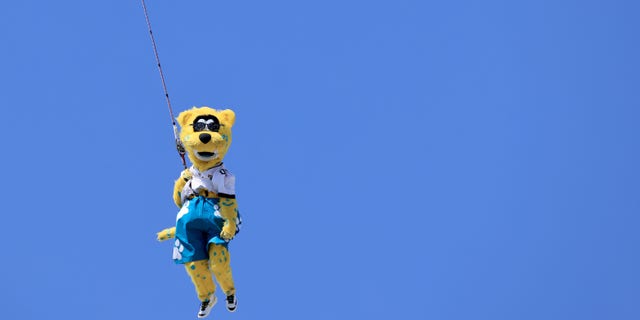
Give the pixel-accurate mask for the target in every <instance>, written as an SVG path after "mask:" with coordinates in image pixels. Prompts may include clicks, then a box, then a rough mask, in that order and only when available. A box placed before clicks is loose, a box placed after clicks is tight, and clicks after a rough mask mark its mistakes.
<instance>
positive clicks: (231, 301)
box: [227, 294, 238, 312]
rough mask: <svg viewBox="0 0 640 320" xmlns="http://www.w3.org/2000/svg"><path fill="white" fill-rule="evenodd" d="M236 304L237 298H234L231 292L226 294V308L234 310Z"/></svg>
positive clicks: (230, 310)
mask: <svg viewBox="0 0 640 320" xmlns="http://www.w3.org/2000/svg"><path fill="white" fill-rule="evenodd" d="M237 306H238V299H236V295H235V294H232V295H230V296H227V310H229V312H235V311H236V307H237Z"/></svg>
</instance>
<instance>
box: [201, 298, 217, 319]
mask: <svg viewBox="0 0 640 320" xmlns="http://www.w3.org/2000/svg"><path fill="white" fill-rule="evenodd" d="M216 302H218V298H216V295H215V294H212V295H211V296H210V297H209V300H205V301H202V303H200V311H198V318H204V317H206V316H208V315H209V312H210V311H211V308H213V306H214V305H215V304H216Z"/></svg>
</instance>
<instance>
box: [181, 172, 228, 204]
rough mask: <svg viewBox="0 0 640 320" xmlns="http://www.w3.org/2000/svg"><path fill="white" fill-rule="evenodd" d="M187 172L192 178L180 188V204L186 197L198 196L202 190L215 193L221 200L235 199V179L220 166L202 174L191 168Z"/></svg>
mask: <svg viewBox="0 0 640 320" xmlns="http://www.w3.org/2000/svg"><path fill="white" fill-rule="evenodd" d="M189 172H190V173H191V176H192V178H191V179H190V180H189V181H187V183H186V184H185V186H184V188H182V194H181V198H182V203H184V202H185V200H186V199H187V198H188V197H190V196H192V195H198V194H199V193H200V191H203V190H204V191H209V192H213V193H216V194H218V196H219V197H222V198H232V199H234V198H235V197H236V177H235V176H234V175H233V174H232V173H231V172H230V171H229V170H227V169H226V168H225V167H224V166H223V165H222V164H219V165H217V166H215V167H213V168H211V169H208V170H207V171H204V172H200V171H198V169H196V168H195V167H194V166H191V168H189Z"/></svg>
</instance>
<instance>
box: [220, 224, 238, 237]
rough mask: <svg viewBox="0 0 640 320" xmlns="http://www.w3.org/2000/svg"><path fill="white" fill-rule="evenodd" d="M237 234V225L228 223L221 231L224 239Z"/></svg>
mask: <svg viewBox="0 0 640 320" xmlns="http://www.w3.org/2000/svg"><path fill="white" fill-rule="evenodd" d="M235 235H236V226H235V225H226V226H224V227H222V231H221V232H220V237H222V239H225V240H231V239H233V236H235Z"/></svg>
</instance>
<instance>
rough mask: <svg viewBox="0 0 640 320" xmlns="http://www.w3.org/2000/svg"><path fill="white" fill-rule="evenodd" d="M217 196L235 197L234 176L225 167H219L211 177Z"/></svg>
mask: <svg viewBox="0 0 640 320" xmlns="http://www.w3.org/2000/svg"><path fill="white" fill-rule="evenodd" d="M213 184H214V186H215V187H216V189H217V190H216V192H217V193H218V196H220V197H223V198H231V199H234V198H235V197H236V177H235V176H234V175H233V174H232V173H231V172H230V171H229V170H227V169H220V170H219V171H218V172H216V174H215V175H214V177H213Z"/></svg>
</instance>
